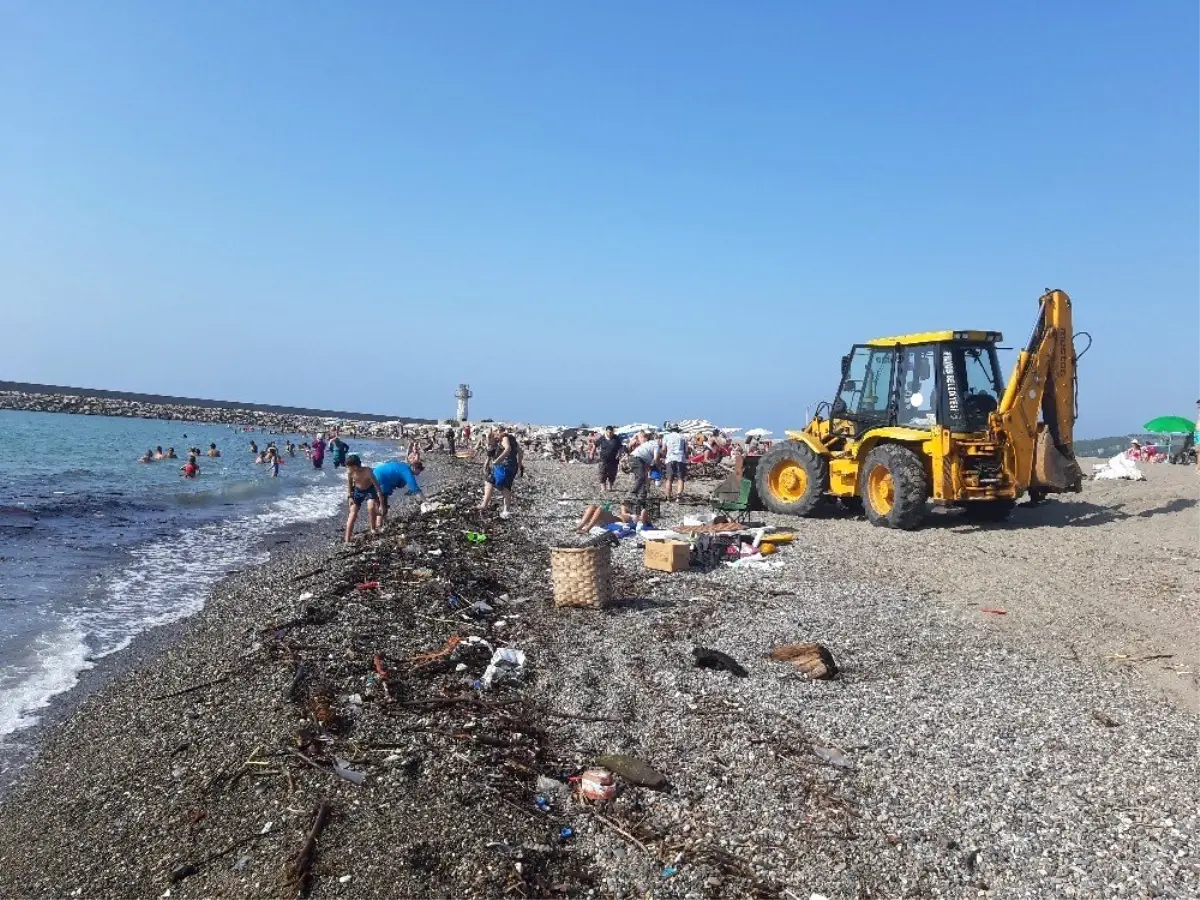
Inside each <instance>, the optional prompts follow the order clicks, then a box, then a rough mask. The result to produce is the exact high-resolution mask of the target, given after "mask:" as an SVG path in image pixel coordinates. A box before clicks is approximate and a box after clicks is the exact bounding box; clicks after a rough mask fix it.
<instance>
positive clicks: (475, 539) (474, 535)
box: [463, 531, 488, 544]
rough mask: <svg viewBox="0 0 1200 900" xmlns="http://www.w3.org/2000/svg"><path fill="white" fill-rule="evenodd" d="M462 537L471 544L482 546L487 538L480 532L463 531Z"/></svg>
mask: <svg viewBox="0 0 1200 900" xmlns="http://www.w3.org/2000/svg"><path fill="white" fill-rule="evenodd" d="M463 537H465V538H466V539H467V541H468V543H471V544H482V543H483V542H484V541H486V540H487V539H488V536H487V535H486V534H484V533H483V532H482V531H464V532H463Z"/></svg>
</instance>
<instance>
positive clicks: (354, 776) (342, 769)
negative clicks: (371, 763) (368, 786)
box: [333, 756, 367, 784]
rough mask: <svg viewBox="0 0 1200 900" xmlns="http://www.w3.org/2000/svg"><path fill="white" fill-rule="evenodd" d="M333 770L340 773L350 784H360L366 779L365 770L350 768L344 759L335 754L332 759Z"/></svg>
mask: <svg viewBox="0 0 1200 900" xmlns="http://www.w3.org/2000/svg"><path fill="white" fill-rule="evenodd" d="M333 771H335V772H336V773H337V774H338V775H341V776H342V777H343V778H345V779H346V780H347V781H349V782H350V783H351V784H362V783H363V782H364V781H366V780H367V773H366V772H360V771H358V769H352V768H350V766H349V765H348V764H347V762H346V760H344V759H342V758H341V757H340V756H335V757H334V759H333Z"/></svg>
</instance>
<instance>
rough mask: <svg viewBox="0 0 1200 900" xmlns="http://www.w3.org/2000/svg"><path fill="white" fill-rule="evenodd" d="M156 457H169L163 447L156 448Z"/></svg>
mask: <svg viewBox="0 0 1200 900" xmlns="http://www.w3.org/2000/svg"><path fill="white" fill-rule="evenodd" d="M154 458H155V459H166V458H167V456H166V454H165V453H163V448H162V447H155V448H154Z"/></svg>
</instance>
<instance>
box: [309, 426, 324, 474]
mask: <svg viewBox="0 0 1200 900" xmlns="http://www.w3.org/2000/svg"><path fill="white" fill-rule="evenodd" d="M309 459H311V460H312V467H313V468H314V469H319V468H321V467H322V466H323V465H325V438H324V436H323V435H320V434H318V435H317V436H316V438H314V439H313V442H312V453H311V454H310V455H309Z"/></svg>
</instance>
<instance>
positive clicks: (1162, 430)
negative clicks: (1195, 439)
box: [1142, 416, 1196, 434]
mask: <svg viewBox="0 0 1200 900" xmlns="http://www.w3.org/2000/svg"><path fill="white" fill-rule="evenodd" d="M1142 428H1144V429H1145V430H1146V431H1149V432H1151V433H1153V434H1191V433H1192V432H1193V431H1195V430H1196V423H1195V422H1193V421H1191V420H1189V419H1185V418H1184V417H1183V416H1159V417H1158V418H1157V419H1151V420H1150V421H1149V422H1147V423H1146V424H1145V425H1143V426H1142Z"/></svg>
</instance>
